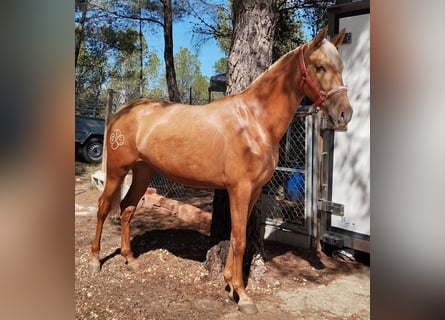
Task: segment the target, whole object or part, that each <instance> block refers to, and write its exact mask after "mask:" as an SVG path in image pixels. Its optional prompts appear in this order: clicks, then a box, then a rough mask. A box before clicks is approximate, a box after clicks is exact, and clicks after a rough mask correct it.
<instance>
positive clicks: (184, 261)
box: [75, 162, 370, 320]
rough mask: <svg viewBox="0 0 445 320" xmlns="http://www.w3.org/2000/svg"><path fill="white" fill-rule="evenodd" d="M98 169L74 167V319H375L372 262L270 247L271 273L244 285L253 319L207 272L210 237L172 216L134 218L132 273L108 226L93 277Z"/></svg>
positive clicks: (115, 228)
mask: <svg viewBox="0 0 445 320" xmlns="http://www.w3.org/2000/svg"><path fill="white" fill-rule="evenodd" d="M99 168H100V166H91V165H86V164H83V163H81V162H76V175H75V224H76V225H75V266H76V274H75V295H76V312H75V314H76V319H134V320H139V319H251V318H252V319H275V320H278V319H370V270H369V256H367V255H364V257H363V255H361V256H360V257H357V260H356V261H353V262H344V261H339V260H336V259H334V258H331V257H328V256H326V255H325V254H324V253H318V252H316V251H314V250H307V249H301V248H295V247H290V246H286V245H282V244H278V243H272V242H266V252H267V256H266V257H265V266H266V268H267V272H266V273H265V275H264V277H263V279H261V280H258V281H257V280H255V279H249V282H248V284H247V292H248V294H249V295H250V296H251V297H252V298H253V299H254V301H255V302H256V304H257V307H258V309H259V311H258V313H257V314H255V315H253V316H252V315H251V316H248V315H244V314H241V313H240V312H239V311H238V310H237V305H236V304H235V303H234V302H233V301H231V300H230V299H229V298H228V295H227V293H226V292H225V290H224V288H225V283H224V279H223V276H222V274H220V275H219V276H217V277H215V276H212V275H211V274H209V272H208V271H207V270H206V269H205V267H204V261H205V259H206V253H207V250H208V249H209V248H210V247H209V237H208V236H206V235H203V234H200V233H198V232H196V231H193V230H186V229H179V228H178V226H176V225H175V223H174V222H172V219H171V217H165V219H163V217H162V216H159V217H156V219H153V217H151V218H150V219H147V217H146V216H145V215H141V214H139V215H138V214H136V215H135V217H134V218H133V220H132V242H131V245H132V248H133V251H134V253H135V256H136V257H137V258H138V261H139V266H140V268H139V270H138V271H135V272H130V271H128V270H127V268H126V265H125V263H124V258H123V257H122V256H121V255H120V254H119V248H120V227H119V225H116V224H113V223H112V222H111V220H110V219H109V220H107V222H106V223H105V226H104V232H103V237H102V250H101V258H102V259H103V261H104V263H103V266H102V270H101V272H100V273H99V274H96V275H94V276H91V275H90V274H89V272H88V261H89V258H90V245H91V241H92V239H93V237H94V232H95V226H96V216H95V214H96V205H97V199H98V197H99V195H100V191H99V190H97V189H96V188H95V187H94V186H93V185H92V183H91V182H90V181H91V180H90V174H91V173H92V172H94V171H96V170H98V169H99ZM167 218H170V219H167ZM358 261H360V262H358Z"/></svg>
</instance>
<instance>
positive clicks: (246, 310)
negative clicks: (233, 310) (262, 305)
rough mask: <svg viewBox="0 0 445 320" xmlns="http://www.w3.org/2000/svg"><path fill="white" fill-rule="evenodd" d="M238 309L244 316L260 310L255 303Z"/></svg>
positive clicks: (242, 305)
mask: <svg viewBox="0 0 445 320" xmlns="http://www.w3.org/2000/svg"><path fill="white" fill-rule="evenodd" d="M238 309H239V311H241V312H242V313H244V314H254V313H257V312H258V308H257V307H256V305H255V304H254V303H247V304H239V305H238Z"/></svg>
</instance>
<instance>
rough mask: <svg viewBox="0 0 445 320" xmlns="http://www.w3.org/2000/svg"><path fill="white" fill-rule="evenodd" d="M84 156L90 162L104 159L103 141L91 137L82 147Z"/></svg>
mask: <svg viewBox="0 0 445 320" xmlns="http://www.w3.org/2000/svg"><path fill="white" fill-rule="evenodd" d="M81 151H82V156H83V158H84V159H85V161H87V162H89V163H99V162H101V161H102V152H103V141H102V139H99V138H91V139H89V140H88V141H87V142H86V143H85V144H84V145H83V147H82V150H81Z"/></svg>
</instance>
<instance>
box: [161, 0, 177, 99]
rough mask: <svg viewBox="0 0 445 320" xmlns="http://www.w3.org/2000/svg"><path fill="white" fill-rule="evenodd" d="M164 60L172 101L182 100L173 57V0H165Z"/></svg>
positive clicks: (169, 95) (169, 94)
mask: <svg viewBox="0 0 445 320" xmlns="http://www.w3.org/2000/svg"><path fill="white" fill-rule="evenodd" d="M163 3H164V60H165V73H166V80H167V88H168V97H169V99H170V100H171V101H174V102H180V101H181V95H180V94H179V89H178V84H177V83H176V72H175V64H174V59H173V9H172V2H171V0H164V1H163Z"/></svg>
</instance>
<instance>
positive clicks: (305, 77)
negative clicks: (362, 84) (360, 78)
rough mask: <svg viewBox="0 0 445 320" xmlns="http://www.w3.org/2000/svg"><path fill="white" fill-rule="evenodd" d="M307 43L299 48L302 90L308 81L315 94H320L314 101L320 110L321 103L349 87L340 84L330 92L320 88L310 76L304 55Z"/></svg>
mask: <svg viewBox="0 0 445 320" xmlns="http://www.w3.org/2000/svg"><path fill="white" fill-rule="evenodd" d="M304 47H305V45H303V46H301V47H300V49H299V50H298V61H299V63H300V70H301V80H300V90H301V91H303V87H304V84H305V83H306V84H307V85H308V86H309V87H310V88H311V89H312V90H313V91H315V94H316V95H317V96H318V98H317V100H315V102H314V106H315V108H316V110H317V111H318V110H320V104H322V103H323V102H324V101H326V100H327V99H329V98H330V97H332V96H333V95H334V94H336V93H338V92H342V91H348V88H346V87H345V86H340V87H337V88H333V89H331V90H329V91H328V92H326V91H324V90H320V89H319V88H318V86H317V85H316V84H315V83H314V81H313V80H312V79H311V77H310V76H309V74H308V72H307V69H306V65H305V63H304V55H303V48H304Z"/></svg>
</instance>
